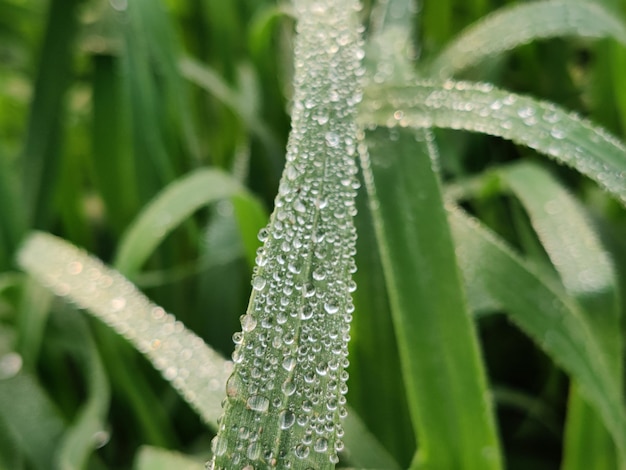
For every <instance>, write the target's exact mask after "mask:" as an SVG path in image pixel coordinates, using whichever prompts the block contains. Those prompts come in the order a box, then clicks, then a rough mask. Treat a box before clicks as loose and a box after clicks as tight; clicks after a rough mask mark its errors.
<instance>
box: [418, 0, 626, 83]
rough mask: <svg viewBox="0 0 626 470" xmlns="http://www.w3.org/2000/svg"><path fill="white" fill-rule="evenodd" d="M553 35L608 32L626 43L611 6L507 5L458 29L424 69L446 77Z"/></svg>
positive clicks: (564, 1)
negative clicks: (468, 25)
mask: <svg viewBox="0 0 626 470" xmlns="http://www.w3.org/2000/svg"><path fill="white" fill-rule="evenodd" d="M558 36H581V37H593V38H600V37H613V38H614V39H616V40H618V41H619V42H620V43H622V44H623V45H625V46H626V25H624V23H623V22H622V21H620V19H619V17H618V16H617V15H615V13H614V12H611V11H609V10H607V9H605V8H604V7H602V6H601V5H598V4H596V3H592V2H572V1H568V0H549V1H543V2H531V3H519V4H513V5H507V6H506V7H503V8H501V9H500V10H497V11H496V12H494V13H492V14H490V15H488V16H486V17H484V18H483V19H481V20H480V21H478V22H477V23H475V24H473V25H472V26H470V27H469V28H467V29H466V30H464V31H462V32H461V33H459V34H458V35H457V36H456V37H455V38H454V40H453V41H452V42H451V43H450V44H449V45H448V46H447V47H446V48H445V49H444V50H443V51H442V52H441V53H440V54H439V55H438V56H437V57H436V59H435V60H434V61H433V63H432V64H431V65H430V67H429V69H428V73H429V74H430V75H431V76H433V77H439V78H447V77H449V76H452V75H454V74H456V73H458V72H460V71H462V70H463V69H466V68H468V67H471V66H473V65H476V64H478V63H479V62H480V61H482V60H484V59H485V58H487V57H490V56H494V55H497V54H500V53H502V52H506V51H508V50H511V49H514V48H515V47H518V46H521V45H523V44H528V43H530V42H532V41H536V40H538V39H547V38H553V37H558Z"/></svg>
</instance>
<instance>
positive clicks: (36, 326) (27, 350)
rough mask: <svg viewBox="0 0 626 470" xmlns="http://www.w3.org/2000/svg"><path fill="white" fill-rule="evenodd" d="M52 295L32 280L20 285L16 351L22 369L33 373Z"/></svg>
mask: <svg viewBox="0 0 626 470" xmlns="http://www.w3.org/2000/svg"><path fill="white" fill-rule="evenodd" d="M51 303H52V295H51V294H50V292H48V291H47V290H46V289H44V288H43V287H41V285H40V284H39V283H38V282H36V281H35V280H34V279H32V278H26V279H25V280H24V282H23V284H22V298H21V302H20V306H19V316H18V317H17V330H18V343H17V351H18V352H19V353H20V355H21V356H22V360H23V362H24V367H25V368H26V369H27V370H29V371H34V370H35V369H36V367H37V361H38V359H39V350H40V348H41V343H42V341H43V336H44V330H45V327H46V322H47V321H48V314H49V311H50V305H51Z"/></svg>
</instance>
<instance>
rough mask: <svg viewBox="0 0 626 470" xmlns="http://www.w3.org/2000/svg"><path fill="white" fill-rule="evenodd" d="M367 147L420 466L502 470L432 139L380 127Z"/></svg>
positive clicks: (368, 173)
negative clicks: (438, 175) (499, 469)
mask: <svg viewBox="0 0 626 470" xmlns="http://www.w3.org/2000/svg"><path fill="white" fill-rule="evenodd" d="M416 140H419V142H416ZM366 142H367V144H368V147H369V154H370V158H369V159H368V158H367V156H366V155H364V157H363V159H362V166H363V171H364V175H365V180H366V183H367V189H368V194H369V197H370V201H371V207H372V213H373V217H374V224H375V228H376V233H377V236H378V240H379V246H380V250H381V256H382V262H383V268H384V272H385V278H386V281H387V289H388V291H389V296H390V300H391V306H392V315H393V320H394V324H395V331H396V335H397V338H398V347H399V350H400V359H401V362H402V369H403V371H404V378H405V385H406V388H407V395H408V401H409V405H410V411H411V417H412V420H413V423H414V426H415V428H416V431H417V439H418V443H419V449H418V456H419V459H418V461H417V462H416V463H418V464H421V465H423V466H424V468H459V469H463V468H466V469H470V468H472V469H487V468H494V469H497V468H501V465H502V462H501V456H500V448H499V442H498V437H497V432H496V426H495V419H494V415H493V410H492V407H491V403H490V399H489V392H488V389H487V383H486V382H487V381H486V377H485V370H484V366H483V363H482V361H481V356H480V349H479V346H478V340H477V336H476V331H475V329H474V324H473V322H472V320H471V318H470V315H469V313H468V309H467V304H466V301H465V295H464V292H463V290H462V287H461V282H460V277H459V273H458V271H457V265H456V259H455V254H454V246H453V244H452V239H451V235H450V229H449V226H448V222H447V219H446V212H445V209H444V205H443V198H442V194H441V187H440V182H439V179H438V177H437V174H436V166H437V161H436V158H437V157H436V153H435V148H434V142H433V141H432V136H431V134H430V133H428V132H424V131H418V134H417V135H415V133H414V132H413V131H411V132H406V131H405V132H397V130H395V129H392V130H387V129H377V130H374V131H372V132H371V133H370V134H369V135H368V137H367V140H366ZM418 467H419V465H418ZM418 467H413V468H418Z"/></svg>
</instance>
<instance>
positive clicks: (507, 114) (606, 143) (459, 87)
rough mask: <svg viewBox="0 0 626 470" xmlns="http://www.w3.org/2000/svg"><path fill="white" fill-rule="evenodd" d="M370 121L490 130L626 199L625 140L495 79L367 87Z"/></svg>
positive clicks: (366, 120)
mask: <svg viewBox="0 0 626 470" xmlns="http://www.w3.org/2000/svg"><path fill="white" fill-rule="evenodd" d="M360 121H361V122H362V123H363V124H364V125H365V126H368V125H369V126H372V125H387V126H411V127H442V128H450V129H459V130H467V131H473V132H481V133H484V134H490V135H494V136H498V137H502V138H504V139H508V140H512V141H513V142H515V143H519V144H522V145H526V146H528V147H530V148H533V149H535V150H537V151H538V152H540V153H543V154H546V155H548V156H550V157H553V158H554V159H556V160H557V161H559V162H560V163H564V164H566V165H569V166H571V167H574V168H575V169H576V170H578V171H579V172H581V173H582V174H584V175H586V176H588V177H589V178H591V179H593V180H594V181H596V182H597V183H598V184H599V185H600V186H601V187H603V188H604V189H606V190H607V191H609V192H610V193H611V194H613V195H615V196H616V197H617V198H619V199H620V200H621V202H622V204H626V149H625V147H624V144H623V143H622V142H620V141H619V140H617V139H616V138H615V137H613V136H612V135H610V134H609V133H608V132H606V131H605V130H603V129H602V128H599V127H597V126H595V125H593V124H591V123H590V122H589V121H587V120H585V119H582V118H580V117H579V116H577V115H575V114H573V113H568V112H567V111H564V110H562V109H560V108H558V107H557V106H555V105H553V104H549V103H545V102H542V101H538V100H536V99H533V98H529V97H525V96H520V95H516V94H514V93H508V92H506V91H503V90H498V89H496V88H494V87H493V86H491V85H487V84H475V83H467V82H452V81H448V82H446V83H445V84H443V85H436V84H432V83H428V82H424V83H417V84H415V85H412V86H404V87H403V86H397V87H395V86H389V87H377V88H370V89H369V90H366V93H365V99H364V100H363V107H362V109H361V113H360Z"/></svg>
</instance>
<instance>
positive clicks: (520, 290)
mask: <svg viewBox="0 0 626 470" xmlns="http://www.w3.org/2000/svg"><path fill="white" fill-rule="evenodd" d="M450 222H451V226H452V230H453V234H454V238H455V241H456V245H457V247H458V250H457V252H458V254H459V263H460V266H461V267H462V269H463V274H464V277H465V278H466V279H468V282H472V279H476V278H477V279H479V280H480V282H481V283H482V285H483V286H484V287H485V288H486V289H487V290H488V291H489V294H490V295H491V296H493V297H494V298H495V299H496V301H497V302H499V303H500V304H501V305H502V306H503V308H504V309H505V311H506V313H507V314H508V315H509V317H510V318H511V320H512V321H513V322H514V323H515V324H517V325H518V326H519V327H520V328H521V329H522V330H523V331H524V332H526V334H528V335H529V337H530V338H532V339H533V340H534V341H535V342H536V343H537V345H538V346H539V347H541V348H542V349H543V350H544V351H546V353H547V354H548V355H549V356H550V357H551V358H552V360H553V361H554V362H555V363H556V364H558V365H559V366H561V367H563V368H564V369H565V370H566V371H567V372H568V373H569V374H570V375H571V377H572V378H573V379H574V380H575V381H576V382H577V383H578V385H579V387H580V391H581V393H582V395H583V396H584V397H585V399H586V400H587V401H588V402H589V403H590V404H592V406H593V408H594V409H595V410H596V411H597V413H598V414H599V416H601V417H602V421H603V423H604V425H605V426H606V428H607V429H608V430H609V432H610V433H611V435H612V437H613V440H614V442H615V443H616V445H617V447H618V451H619V453H620V458H622V457H623V456H624V455H625V452H624V451H625V450H626V449H625V447H626V446H625V444H624V443H625V442H626V440H625V439H624V438H625V436H626V411H625V409H624V404H623V402H622V394H621V387H620V380H621V379H620V378H619V377H617V376H616V374H615V373H614V372H613V367H612V365H611V364H609V363H608V362H607V361H606V355H605V353H604V350H603V345H602V344H600V343H599V341H598V339H597V338H596V336H595V335H594V334H593V330H592V328H591V327H590V325H589V323H588V321H587V319H586V317H585V315H584V313H583V311H582V309H581V308H580V306H579V305H578V304H577V303H576V302H575V301H574V300H572V299H571V298H570V297H568V296H567V295H566V293H565V290H564V288H563V287H562V286H560V284H559V283H558V281H555V279H553V278H551V277H548V276H546V275H545V274H544V273H542V272H539V271H537V270H536V268H534V267H533V266H532V265H530V264H529V263H527V262H524V261H523V260H521V259H520V258H519V257H518V256H517V255H515V254H514V253H513V252H512V251H511V250H510V249H509V248H508V247H507V246H506V245H505V244H504V243H503V242H502V241H501V240H499V239H497V238H496V236H495V235H494V234H493V233H490V232H489V231H488V230H487V229H485V228H484V227H483V226H482V225H481V224H480V223H479V222H478V221H477V220H473V219H470V218H469V217H467V216H466V215H464V214H463V213H462V211H460V210H458V209H454V210H452V211H451V214H450Z"/></svg>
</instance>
